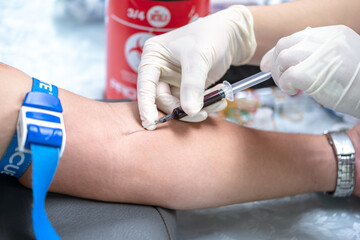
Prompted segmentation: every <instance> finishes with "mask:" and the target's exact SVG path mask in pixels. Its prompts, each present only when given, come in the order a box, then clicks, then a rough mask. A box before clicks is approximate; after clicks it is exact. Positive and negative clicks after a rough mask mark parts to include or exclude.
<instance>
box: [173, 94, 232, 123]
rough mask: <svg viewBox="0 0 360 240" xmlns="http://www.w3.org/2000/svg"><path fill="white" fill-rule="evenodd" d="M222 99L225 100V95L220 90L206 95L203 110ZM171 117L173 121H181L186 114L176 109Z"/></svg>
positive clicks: (179, 108)
mask: <svg viewBox="0 0 360 240" xmlns="http://www.w3.org/2000/svg"><path fill="white" fill-rule="evenodd" d="M223 98H225V93H224V91H223V90H222V89H220V90H215V91H213V92H211V93H208V94H206V95H205V96H204V106H203V108H205V107H207V106H210V105H211V104H213V103H216V102H219V101H221V100H222V99H223ZM172 115H173V116H174V119H181V118H183V117H185V116H187V114H186V113H185V112H184V110H183V109H182V107H177V108H175V109H174V110H173V111H172Z"/></svg>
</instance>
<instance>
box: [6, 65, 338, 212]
mask: <svg viewBox="0 0 360 240" xmlns="http://www.w3.org/2000/svg"><path fill="white" fill-rule="evenodd" d="M4 79H5V80H4ZM0 82H1V83H0V84H1V88H0V104H1V106H2V108H3V106H4V108H3V109H5V110H4V111H1V112H0V121H1V126H6V128H3V127H2V128H1V129H0V133H1V134H0V136H5V137H2V138H0V151H1V153H3V152H4V151H5V148H6V146H7V144H8V143H9V142H10V139H11V137H12V135H13V134H14V132H15V126H16V118H17V114H18V110H19V108H20V106H21V102H22V99H23V98H24V95H25V93H26V92H27V91H29V90H30V88H31V79H30V78H29V77H28V76H26V75H25V74H23V73H21V72H18V71H15V70H12V69H11V70H7V69H4V68H3V67H2V69H1V71H0ZM15 86H17V87H15ZM20 86H21V87H20ZM19 88H20V89H19ZM6 92H9V93H10V94H8V96H7V97H6V98H5V97H4V95H3V94H5V93H6ZM59 97H60V99H61V102H62V105H63V109H64V113H63V114H64V121H65V127H66V133H67V143H66V149H65V152H64V155H63V157H62V158H61V160H60V162H59V166H58V169H57V172H56V175H55V178H54V180H53V183H52V185H51V188H50V190H51V191H54V192H59V193H65V194H70V195H74V196H79V197H85V198H92V199H98V200H106V201H120V202H132V203H142V204H153V205H160V206H165V207H171V208H177V209H184V208H203V207H213V206H219V205H226V204H232V203H239V202H245V201H253V200H262V199H268V198H275V197H282V196H288V195H294V194H300V193H306V192H312V191H330V190H334V187H335V179H336V166H335V163H336V162H335V159H334V156H333V153H332V150H331V148H330V146H329V144H328V143H327V140H326V139H325V137H324V136H315V135H296V134H281V133H271V132H263V131H258V130H254V129H248V128H244V127H241V126H238V125H235V124H233V123H230V122H227V121H224V120H220V119H214V118H210V119H208V120H207V121H205V122H202V123H184V122H180V121H171V122H169V123H167V124H164V125H163V126H160V127H158V129H157V130H155V131H141V132H138V133H135V134H132V135H129V136H126V133H127V132H129V131H132V130H136V129H138V128H140V121H139V116H138V113H137V106H136V103H102V102H97V101H93V100H89V99H86V98H83V97H79V96H77V95H75V94H72V93H70V92H68V91H65V90H60V92H59ZM8 105H9V106H8ZM5 106H6V107H5ZM4 129H5V130H4ZM3 133H5V134H3ZM30 181H31V168H29V169H28V170H27V171H26V173H25V174H24V176H23V177H22V178H21V182H22V183H23V184H24V185H26V186H29V187H30V186H31V182H30Z"/></svg>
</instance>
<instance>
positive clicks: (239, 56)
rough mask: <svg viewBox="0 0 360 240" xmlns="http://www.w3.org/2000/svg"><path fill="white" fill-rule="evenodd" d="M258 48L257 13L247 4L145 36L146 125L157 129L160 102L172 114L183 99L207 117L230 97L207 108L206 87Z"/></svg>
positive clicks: (197, 117)
mask: <svg viewBox="0 0 360 240" xmlns="http://www.w3.org/2000/svg"><path fill="white" fill-rule="evenodd" d="M255 49H256V41H255V35H254V30H253V18H252V15H251V13H250V11H249V10H248V9H247V8H246V7H244V6H232V7H230V8H228V9H225V10H223V11H220V12H217V13H215V14H212V15H209V16H207V17H204V18H200V19H198V20H197V21H195V22H193V23H191V24H188V25H186V26H184V27H181V28H178V29H176V30H173V31H171V32H168V33H165V34H162V35H159V36H156V37H152V38H150V39H149V40H147V41H146V43H145V45H144V48H143V54H142V58H141V62H140V65H139V69H138V83H137V84H138V89H137V91H138V105H139V111H140V117H141V121H142V125H143V126H144V127H145V128H147V129H149V130H152V129H155V128H156V126H155V125H154V121H155V120H157V119H158V111H157V107H158V108H159V109H160V110H162V111H164V112H166V113H170V112H172V110H173V109H174V108H176V107H178V106H179V105H180V104H181V106H182V108H183V110H184V111H185V112H186V113H187V114H188V115H189V116H187V117H185V118H183V119H182V120H186V121H202V120H204V119H206V118H207V116H208V113H209V112H214V111H219V110H221V109H223V108H225V106H226V101H225V100H223V101H221V102H219V103H216V104H213V105H211V106H209V107H207V108H205V109H203V110H201V109H202V107H203V97H204V89H205V88H207V87H208V86H209V85H211V84H212V83H214V82H216V81H217V80H218V79H220V78H221V77H222V76H223V75H224V74H225V72H226V70H227V69H228V68H229V67H230V65H240V64H245V63H247V62H248V61H249V60H250V59H251V57H252V56H253V54H254V52H255Z"/></svg>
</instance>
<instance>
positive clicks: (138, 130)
mask: <svg viewBox="0 0 360 240" xmlns="http://www.w3.org/2000/svg"><path fill="white" fill-rule="evenodd" d="M142 130H145V128H140V129H137V130H135V131H131V132H128V133H127V134H125V135H126V136H129V135H130V134H133V133H136V132H140V131H142Z"/></svg>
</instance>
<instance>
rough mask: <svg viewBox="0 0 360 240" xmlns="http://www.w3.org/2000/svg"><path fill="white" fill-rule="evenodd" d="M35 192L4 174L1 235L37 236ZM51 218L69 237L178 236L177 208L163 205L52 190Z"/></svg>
mask: <svg viewBox="0 0 360 240" xmlns="http://www.w3.org/2000/svg"><path fill="white" fill-rule="evenodd" d="M31 195H32V192H31V190H29V189H26V188H24V187H22V186H21V185H20V184H19V183H18V182H17V180H16V179H14V178H11V177H8V176H5V175H2V174H0V238H1V239H2V240H5V239H34V237H33V236H34V235H33V232H32V223H31V205H32V197H31ZM46 212H47V214H48V217H49V220H50V221H51V223H52V224H53V226H54V228H55V229H56V231H57V232H58V234H59V235H60V237H61V238H62V239H63V240H66V239H86V240H92V239H96V240H98V239H106V240H112V239H130V240H131V239H136V240H138V239H157V240H158V239H159V240H161V239H166V240H169V239H171V240H172V239H176V220H175V212H174V211H171V210H167V209H163V208H159V207H152V206H143V205H132V204H120V203H108V202H98V201H92V200H87V199H80V198H75V197H70V196H65V195H61V194H54V193H49V194H48V196H47V199H46Z"/></svg>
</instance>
